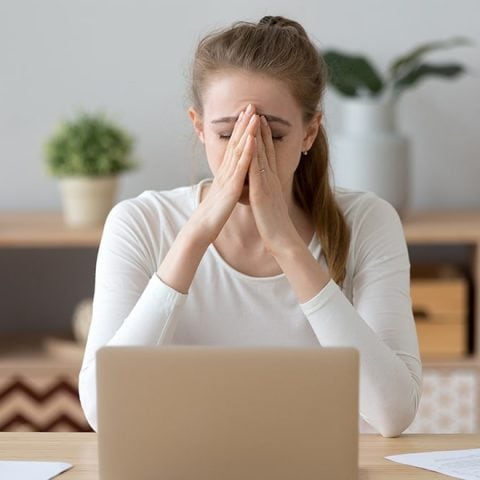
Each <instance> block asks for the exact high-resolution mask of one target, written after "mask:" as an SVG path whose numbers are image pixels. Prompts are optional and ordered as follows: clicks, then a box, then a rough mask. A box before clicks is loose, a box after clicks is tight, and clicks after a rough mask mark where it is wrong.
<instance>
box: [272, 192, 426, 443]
mask: <svg viewBox="0 0 480 480" xmlns="http://www.w3.org/2000/svg"><path fill="white" fill-rule="evenodd" d="M368 203H369V206H368V207H367V208H365V209H363V212H362V213H361V214H360V217H359V218H357V219H356V220H355V222H354V224H353V227H352V242H351V247H350V248H351V249H352V250H353V251H352V252H351V255H353V258H354V268H355V271H354V275H353V305H352V304H351V303H350V302H349V300H348V299H347V298H346V297H345V295H344V294H343V293H342V291H341V290H340V288H339V287H338V285H337V284H336V283H335V282H334V281H333V280H329V277H328V274H327V273H326V272H325V271H323V269H322V267H321V266H320V265H319V264H318V262H317V261H316V260H315V259H314V258H313V257H312V255H311V254H309V255H307V254H306V253H305V252H304V251H303V250H301V249H299V248H300V247H299V244H295V245H294V246H293V245H292V249H291V250H288V251H285V252H284V253H283V254H277V256H276V258H277V261H278V262H279V264H280V266H281V267H282V268H283V269H284V272H285V274H286V276H287V278H288V279H289V281H290V283H291V285H292V288H293V290H294V291H295V292H296V294H297V297H298V298H299V302H300V306H301V307H302V310H303V311H304V313H305V315H306V316H307V318H308V320H309V322H310V324H311V326H312V328H313V330H314V332H315V334H316V336H317V338H318V340H319V342H320V344H321V345H323V346H353V347H355V348H357V349H358V351H359V352H360V413H361V415H362V416H363V417H364V419H365V420H366V421H367V422H368V423H370V424H371V425H373V426H374V427H375V428H376V429H377V430H378V431H379V432H380V433H381V434H382V435H384V436H387V437H392V436H396V435H399V434H400V433H402V431H403V430H405V429H406V428H407V427H408V426H409V425H410V423H411V422H412V420H413V418H414V417H415V414H416V411H417V407H418V403H419V399H420V389H421V363H420V357H419V352H418V343H417V337H416V331H415V324H414V320H413V315H412V307H411V300H410V264H409V260H408V252H407V248H406V244H405V239H404V235H403V230H402V226H401V223H400V220H399V218H398V215H397V213H396V212H395V210H394V209H393V207H391V206H390V205H389V204H388V203H387V202H384V201H383V200H380V199H379V198H376V197H373V196H372V197H370V198H369V201H368ZM295 252H296V253H295ZM299 252H301V253H299ZM307 253H309V252H307ZM314 292H317V293H316V294H314ZM312 295H313V296H312Z"/></svg>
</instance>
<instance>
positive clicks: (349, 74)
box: [323, 50, 383, 97]
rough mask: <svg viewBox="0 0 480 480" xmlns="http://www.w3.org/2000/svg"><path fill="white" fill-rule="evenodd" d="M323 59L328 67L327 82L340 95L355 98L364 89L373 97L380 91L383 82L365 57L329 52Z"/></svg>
mask: <svg viewBox="0 0 480 480" xmlns="http://www.w3.org/2000/svg"><path fill="white" fill-rule="evenodd" d="M323 58H324V59H325V62H326V63H327V66H328V71H329V73H328V82H329V83H330V85H331V86H332V87H333V88H335V89H336V90H337V91H338V92H339V93H341V94H342V95H346V96H348V97H355V96H358V95H360V94H361V92H362V91H363V90H365V89H366V90H368V91H369V92H371V93H372V94H373V95H377V94H378V93H380V92H381V91H382V89H383V80H382V78H381V77H380V75H379V74H378V73H377V71H376V69H375V68H374V67H373V65H372V64H371V63H370V62H369V61H368V60H367V59H366V58H365V57H362V56H358V55H346V54H343V53H340V52H338V51H335V50H329V51H326V52H325V53H324V54H323Z"/></svg>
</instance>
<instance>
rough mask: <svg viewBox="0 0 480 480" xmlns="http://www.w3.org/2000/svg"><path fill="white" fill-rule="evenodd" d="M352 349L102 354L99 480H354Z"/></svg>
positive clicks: (109, 350) (172, 349)
mask: <svg viewBox="0 0 480 480" xmlns="http://www.w3.org/2000/svg"><path fill="white" fill-rule="evenodd" d="M358 361H359V359H358V352H357V351H356V350H354V349H353V348H320V347H317V348H310V347H309V348H291V347H262V348H259V347H242V348H226V347H197V346H195V347H190V346H168V347H157V348H155V347H104V348H102V349H100V350H99V352H98V354H97V384H98V387H97V394H98V449H99V472H100V480H133V479H135V480H189V479H191V480H287V479H288V480H314V479H315V480H319V479H328V480H354V479H356V478H357V475H358V376H359V375H358V369H359V366H358Z"/></svg>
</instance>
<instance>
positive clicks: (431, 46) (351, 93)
mask: <svg viewBox="0 0 480 480" xmlns="http://www.w3.org/2000/svg"><path fill="white" fill-rule="evenodd" d="M467 44H470V42H469V40H468V39H466V38H463V37H454V38H450V39H448V40H444V41H433V42H429V43H425V44H422V45H420V46H418V47H416V48H414V49H413V50H411V51H409V52H407V53H406V54H404V55H401V56H400V57H398V58H395V59H394V60H393V61H392V62H391V63H390V65H389V68H388V72H386V73H385V74H381V73H380V72H379V71H378V70H377V69H376V67H375V66H374V65H373V64H372V63H371V62H370V61H369V60H368V59H367V58H366V57H364V56H361V55H353V54H348V53H344V52H341V51H339V50H333V49H332V50H327V51H325V52H322V54H323V57H324V59H325V61H326V63H327V65H328V70H329V76H328V83H329V84H330V85H331V86H332V87H333V88H334V89H335V90H336V91H337V92H338V93H339V94H341V95H343V96H346V97H388V96H391V98H392V99H393V100H397V99H398V97H399V96H400V94H401V93H403V92H404V91H405V90H406V89H408V88H411V87H413V86H414V85H415V84H417V83H418V82H419V81H420V80H421V79H423V78H425V77H429V76H430V77H431V76H437V77H444V78H453V77H456V76H458V75H460V74H462V73H463V72H464V71H465V68H464V67H463V66H462V65H460V64H459V63H442V64H432V63H428V62H426V61H424V56H425V55H426V54H427V53H429V52H431V51H433V50H439V49H443V48H449V47H454V46H459V45H467Z"/></svg>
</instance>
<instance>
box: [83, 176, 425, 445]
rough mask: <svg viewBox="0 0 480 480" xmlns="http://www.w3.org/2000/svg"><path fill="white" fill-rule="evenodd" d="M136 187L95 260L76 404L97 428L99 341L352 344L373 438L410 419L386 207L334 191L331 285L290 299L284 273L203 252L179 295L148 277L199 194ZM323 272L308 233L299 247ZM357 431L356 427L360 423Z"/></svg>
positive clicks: (410, 361) (396, 253)
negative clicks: (337, 275)
mask: <svg viewBox="0 0 480 480" xmlns="http://www.w3.org/2000/svg"><path fill="white" fill-rule="evenodd" d="M210 181H211V179H204V180H202V181H201V182H199V183H198V184H196V185H193V186H187V187H179V188H175V189H172V190H166V191H146V192H144V193H142V194H141V195H139V196H137V197H135V198H132V199H128V200H124V201H122V202H120V203H118V204H117V205H116V206H115V207H114V208H113V209H112V211H111V212H110V214H109V216H108V218H107V220H106V222H105V226H104V231H103V235H102V239H101V242H100V247H99V251H98V257H97V266H96V277H95V293H94V300H93V315H92V323H91V327H90V331H89V336H88V341H87V345H86V349H85V354H84V359H83V365H82V368H81V372H80V376H79V393H80V401H81V404H82V407H83V410H84V412H85V415H86V418H87V420H88V422H89V423H90V425H91V426H92V428H93V429H95V430H96V427H97V408H96V378H95V369H96V359H95V354H96V352H97V350H98V349H99V348H100V347H102V346H104V345H149V346H156V345H158V346H161V345H166V344H189V345H194V344H201V345H232V346H242V345H244V346H246V345H249V346H253V345H284V346H314V345H317V346H352V347H355V348H357V349H358V351H359V352H360V416H361V418H363V420H362V422H363V421H367V422H368V423H369V424H370V425H371V426H373V427H374V428H376V429H377V430H378V431H379V432H380V433H381V434H382V435H384V436H396V435H399V434H400V433H401V432H402V431H403V430H405V429H406V428H407V427H408V426H409V425H410V423H411V422H412V420H413V418H414V416H415V413H416V411H417V406H418V402H419V398H420V390H421V363H420V358H419V351H418V343H417V336H416V331H415V324H414V320H413V315H412V307H411V300H410V293H409V292H410V263H409V259H408V252H407V248H406V242H405V238H404V235H403V230H402V226H401V222H400V220H399V217H398V215H397V213H396V211H395V210H394V209H393V207H391V206H390V204H388V203H387V202H385V201H384V200H381V199H380V198H378V197H377V196H375V195H374V194H372V193H366V192H354V191H351V190H347V189H341V188H336V189H335V196H336V200H337V202H338V205H339V206H340V208H341V209H342V211H343V213H344V215H345V218H346V221H347V224H348V226H349V228H350V230H351V244H350V251H349V255H348V260H347V274H346V278H345V281H344V283H343V286H342V288H340V287H339V286H338V285H337V284H336V283H335V282H334V281H333V280H330V282H329V283H328V284H327V285H326V286H325V287H324V288H323V289H322V290H321V291H319V292H318V294H316V295H315V296H314V297H313V298H311V299H310V300H308V301H307V302H305V303H299V302H298V299H297V298H296V296H295V294H294V292H293V290H292V288H291V287H290V284H289V282H288V280H287V277H286V276H285V274H280V275H275V276H271V277H253V276H250V275H246V274H244V273H241V272H239V271H237V270H235V269H234V268H233V267H232V266H231V265H229V264H228V263H227V262H226V261H225V260H224V259H223V258H222V256H221V255H220V254H219V252H218V251H217V250H216V249H215V247H214V245H213V244H212V245H210V246H209V247H208V249H207V251H206V252H205V255H204V257H203V258H202V261H201V262H200V265H199V267H198V270H197V272H196V274H195V277H194V279H193V282H192V284H191V287H190V289H189V292H188V294H182V293H180V292H178V291H176V290H174V289H173V288H171V287H170V286H168V285H166V284H165V283H164V282H162V280H161V279H160V278H159V277H158V276H157V274H156V272H157V269H158V267H159V265H160V264H161V262H162V260H163V258H164V257H165V256H166V254H167V252H168V251H169V249H170V247H171V245H172V243H173V241H174V240H175V237H176V236H177V234H178V232H179V231H180V229H181V228H182V227H183V226H184V225H185V223H186V222H187V220H188V219H189V218H190V216H191V215H192V213H193V211H194V210H195V209H196V208H197V206H198V204H199V201H200V192H201V186H202V184H203V183H205V182H210ZM308 248H309V250H310V251H311V253H312V255H313V256H314V257H315V258H316V259H318V261H319V262H322V263H323V265H325V261H324V257H323V256H322V255H321V245H320V244H319V241H318V238H317V235H316V234H314V235H313V237H312V240H311V242H310V244H309V246H308ZM360 429H362V425H360Z"/></svg>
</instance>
